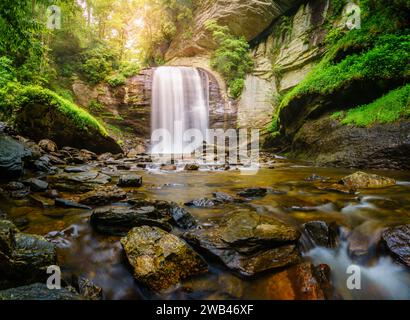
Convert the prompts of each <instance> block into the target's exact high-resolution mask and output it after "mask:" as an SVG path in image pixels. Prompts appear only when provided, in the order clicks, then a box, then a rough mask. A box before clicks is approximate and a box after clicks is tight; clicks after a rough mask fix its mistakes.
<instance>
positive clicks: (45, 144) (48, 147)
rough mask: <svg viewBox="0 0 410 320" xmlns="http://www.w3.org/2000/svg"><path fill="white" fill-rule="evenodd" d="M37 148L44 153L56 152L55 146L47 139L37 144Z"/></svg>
mask: <svg viewBox="0 0 410 320" xmlns="http://www.w3.org/2000/svg"><path fill="white" fill-rule="evenodd" d="M38 146H39V147H40V148H41V149H42V150H43V151H45V152H57V151H58V148H57V145H56V144H55V143H54V142H53V141H51V140H49V139H43V140H40V142H39V143H38Z"/></svg>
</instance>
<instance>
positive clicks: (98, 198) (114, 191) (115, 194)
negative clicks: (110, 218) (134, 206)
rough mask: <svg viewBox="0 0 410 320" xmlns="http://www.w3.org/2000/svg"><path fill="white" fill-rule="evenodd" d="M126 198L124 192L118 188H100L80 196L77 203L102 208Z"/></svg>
mask: <svg viewBox="0 0 410 320" xmlns="http://www.w3.org/2000/svg"><path fill="white" fill-rule="evenodd" d="M126 197H127V194H126V192H125V191H123V190H121V189H120V188H117V187H115V186H109V187H106V186H102V187H97V189H95V190H93V191H89V192H87V193H86V194H84V195H82V196H81V198H80V201H79V202H80V203H81V204H85V205H89V206H104V205H107V204H110V203H112V202H116V201H120V200H123V199H125V198H126Z"/></svg>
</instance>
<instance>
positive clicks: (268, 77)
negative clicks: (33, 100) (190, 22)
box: [166, 0, 330, 130]
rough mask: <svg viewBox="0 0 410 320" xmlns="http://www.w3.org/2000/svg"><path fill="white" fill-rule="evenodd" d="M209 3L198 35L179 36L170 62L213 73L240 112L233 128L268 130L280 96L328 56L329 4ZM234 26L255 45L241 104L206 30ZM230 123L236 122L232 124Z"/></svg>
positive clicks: (229, 105) (228, 105) (231, 109)
mask: <svg viewBox="0 0 410 320" xmlns="http://www.w3.org/2000/svg"><path fill="white" fill-rule="evenodd" d="M301 2H302V1H230V2H229V4H228V5H227V4H226V1H223V3H222V1H207V2H206V4H205V5H204V6H203V8H202V9H201V10H199V12H197V14H196V16H195V19H194V20H195V26H194V30H195V31H194V32H193V34H194V37H193V38H192V39H191V40H190V41H184V40H182V39H181V38H179V37H177V38H176V39H175V40H174V42H173V43H172V45H171V47H170V49H169V51H168V53H167V56H166V58H167V60H168V61H167V64H170V65H189V66H195V67H200V68H204V69H206V70H208V71H209V72H211V73H213V75H214V77H215V79H216V81H217V82H218V84H219V86H220V89H221V94H222V97H223V98H224V101H223V103H225V109H226V110H225V112H228V114H229V113H230V114H232V113H235V114H236V116H233V117H231V119H235V121H236V123H234V125H233V126H231V128H232V127H233V128H235V127H239V128H245V127H252V128H258V129H262V130H264V129H266V127H267V126H268V124H269V123H270V122H271V119H272V113H273V110H274V106H275V99H276V98H275V97H276V96H277V95H278V94H281V93H283V92H285V91H286V90H289V89H290V88H292V87H294V86H296V85H297V84H298V83H299V82H300V81H302V80H303V78H304V77H305V76H306V74H307V73H308V72H309V71H310V70H311V69H312V67H313V66H314V65H315V64H316V63H317V62H318V60H319V59H320V57H321V54H322V53H323V47H322V44H323V41H324V39H325V36H326V31H325V26H324V22H325V18H326V16H327V15H328V13H329V6H330V4H329V0H311V1H307V2H306V1H305V3H303V4H301ZM210 19H213V20H216V21H218V22H219V23H220V24H222V25H227V26H229V27H230V30H231V31H232V33H234V34H235V35H238V36H245V37H246V39H248V40H249V41H250V43H251V44H252V46H253V49H252V56H253V58H254V63H255V68H254V70H253V72H252V73H251V74H249V75H248V76H247V78H246V81H245V89H244V91H243V93H242V96H241V99H240V100H239V101H238V102H232V101H229V99H228V98H227V96H226V93H225V92H226V88H225V84H224V81H223V79H222V78H221V77H220V76H219V75H218V74H215V73H214V72H213V71H212V68H211V66H210V52H211V50H212V49H214V46H215V44H214V43H213V42H212V40H211V37H210V35H209V34H208V33H207V32H206V31H205V27H204V23H205V22H206V21H207V20H210ZM228 123H229V125H231V124H232V123H233V122H232V121H229V122H228Z"/></svg>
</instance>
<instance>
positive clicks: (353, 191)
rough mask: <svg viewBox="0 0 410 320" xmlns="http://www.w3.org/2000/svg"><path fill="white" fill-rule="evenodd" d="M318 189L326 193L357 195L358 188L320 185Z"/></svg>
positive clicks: (338, 184) (328, 184)
mask: <svg viewBox="0 0 410 320" xmlns="http://www.w3.org/2000/svg"><path fill="white" fill-rule="evenodd" d="M316 188H317V189H319V190H323V191H326V192H334V193H342V194H357V193H358V192H357V191H356V188H354V187H353V186H348V185H343V184H340V183H319V184H317V185H316Z"/></svg>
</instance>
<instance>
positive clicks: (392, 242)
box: [382, 224, 410, 267]
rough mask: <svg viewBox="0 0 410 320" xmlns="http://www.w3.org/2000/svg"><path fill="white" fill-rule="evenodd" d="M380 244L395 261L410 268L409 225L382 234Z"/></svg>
mask: <svg viewBox="0 0 410 320" xmlns="http://www.w3.org/2000/svg"><path fill="white" fill-rule="evenodd" d="M382 243H383V245H384V247H385V248H386V249H387V251H388V252H389V253H390V254H391V255H392V256H393V257H394V258H395V259H397V260H398V261H399V262H400V263H402V264H404V265H405V266H407V267H410V224H407V225H403V226H398V227H394V228H390V229H388V230H386V231H385V232H383V234H382Z"/></svg>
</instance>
